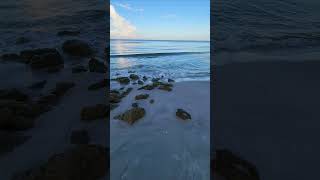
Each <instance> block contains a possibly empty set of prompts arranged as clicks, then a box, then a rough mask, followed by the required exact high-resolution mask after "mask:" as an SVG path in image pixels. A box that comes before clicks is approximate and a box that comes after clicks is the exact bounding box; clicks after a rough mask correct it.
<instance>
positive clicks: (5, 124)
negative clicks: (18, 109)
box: [0, 108, 34, 131]
mask: <svg viewBox="0 0 320 180" xmlns="http://www.w3.org/2000/svg"><path fill="white" fill-rule="evenodd" d="M0 117H1V118H0V130H6V131H20V130H26V129H29V128H32V127H33V126H34V119H32V118H28V117H23V116H18V115H16V114H15V112H14V111H13V110H12V109H10V108H1V109H0Z"/></svg>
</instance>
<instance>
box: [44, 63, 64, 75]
mask: <svg viewBox="0 0 320 180" xmlns="http://www.w3.org/2000/svg"><path fill="white" fill-rule="evenodd" d="M62 68H63V65H61V66H52V67H48V68H46V69H47V72H48V73H57V72H60V70H61V69H62Z"/></svg>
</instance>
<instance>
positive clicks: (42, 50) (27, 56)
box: [20, 48, 58, 62]
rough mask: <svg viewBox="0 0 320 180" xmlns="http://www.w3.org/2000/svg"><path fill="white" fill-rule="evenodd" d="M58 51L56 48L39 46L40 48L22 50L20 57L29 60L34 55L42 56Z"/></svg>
mask: <svg viewBox="0 0 320 180" xmlns="http://www.w3.org/2000/svg"><path fill="white" fill-rule="evenodd" d="M57 52H58V51H57V50H56V49H54V48H39V49H29V50H23V51H21V52H20V57H21V58H23V59H25V60H26V62H29V61H30V60H31V58H32V57H33V56H36V55H38V56H40V55H45V54H50V53H57Z"/></svg>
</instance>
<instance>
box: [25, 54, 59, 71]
mask: <svg viewBox="0 0 320 180" xmlns="http://www.w3.org/2000/svg"><path fill="white" fill-rule="evenodd" d="M29 63H30V66H31V67H32V68H34V69H41V68H49V67H57V66H61V65H63V63H64V62H63V59H62V56H61V55H60V54H59V52H58V51H56V52H50V53H45V54H41V55H34V56H32V58H31V59H30V61H29Z"/></svg>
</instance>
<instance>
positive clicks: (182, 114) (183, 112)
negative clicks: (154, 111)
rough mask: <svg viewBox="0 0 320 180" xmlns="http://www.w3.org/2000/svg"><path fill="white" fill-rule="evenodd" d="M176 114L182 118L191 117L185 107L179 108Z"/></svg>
mask: <svg viewBox="0 0 320 180" xmlns="http://www.w3.org/2000/svg"><path fill="white" fill-rule="evenodd" d="M176 116H177V117H179V118H180V119H182V120H187V119H191V115H190V114H189V113H187V112H186V111H185V110H183V109H177V112H176Z"/></svg>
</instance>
